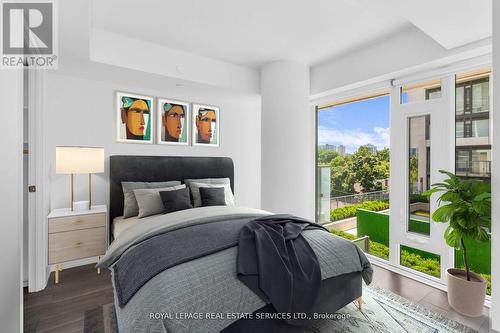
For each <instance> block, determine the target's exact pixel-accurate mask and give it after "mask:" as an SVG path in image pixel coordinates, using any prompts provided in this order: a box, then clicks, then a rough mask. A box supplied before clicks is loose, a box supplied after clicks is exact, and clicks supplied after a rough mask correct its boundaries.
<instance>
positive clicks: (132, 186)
mask: <svg viewBox="0 0 500 333" xmlns="http://www.w3.org/2000/svg"><path fill="white" fill-rule="evenodd" d="M180 184H181V182H180V181H177V180H174V181H169V182H152V183H145V182H122V189H123V218H125V219H126V218H129V217H132V216H137V215H138V214H139V206H137V200H136V199H135V194H134V190H138V189H141V188H162V187H171V186H176V185H180Z"/></svg>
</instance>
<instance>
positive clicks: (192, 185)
mask: <svg viewBox="0 0 500 333" xmlns="http://www.w3.org/2000/svg"><path fill="white" fill-rule="evenodd" d="M184 183H185V184H186V185H187V186H188V187H189V190H190V191H191V197H192V199H193V206H194V207H200V206H201V199H200V190H199V188H200V187H201V186H204V185H206V186H205V187H217V185H218V186H220V187H222V186H224V189H225V193H226V205H227V206H234V196H233V192H232V191H231V180H230V179H229V178H199V179H184Z"/></svg>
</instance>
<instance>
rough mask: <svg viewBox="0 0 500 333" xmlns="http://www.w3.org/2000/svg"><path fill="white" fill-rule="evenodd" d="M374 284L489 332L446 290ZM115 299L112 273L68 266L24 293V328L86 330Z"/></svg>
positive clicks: (386, 276) (392, 281)
mask: <svg viewBox="0 0 500 333" xmlns="http://www.w3.org/2000/svg"><path fill="white" fill-rule="evenodd" d="M374 270H375V273H374V280H373V285H374V286H378V287H381V288H385V289H389V290H391V291H392V292H394V293H396V294H398V295H401V296H403V297H405V298H407V299H410V300H412V301H414V302H417V303H420V304H422V305H424V306H426V307H428V308H429V309H431V310H433V311H435V312H438V313H442V314H444V315H446V316H447V317H449V318H451V319H453V320H456V321H459V322H462V323H463V324H465V325H467V326H469V327H471V328H473V329H476V330H479V331H480V332H481V333H483V332H488V331H489V320H488V311H487V310H486V309H485V313H484V315H483V316H482V317H479V318H468V317H464V316H461V315H459V314H458V313H456V312H455V311H453V310H452V309H451V308H450V306H449V305H448V301H447V297H446V293H445V292H443V291H441V290H438V289H435V288H432V287H430V286H427V285H425V284H422V283H420V282H417V281H415V280H412V279H409V278H406V277H404V276H401V275H399V274H396V273H393V272H390V271H388V270H386V269H383V268H380V267H377V266H374ZM112 302H113V290H112V287H111V275H110V273H109V271H108V270H103V271H102V273H101V275H97V274H96V271H95V269H94V268H93V265H87V266H82V267H77V268H71V269H66V270H64V271H62V272H61V283H60V284H58V285H56V284H54V275H53V274H52V276H51V278H50V281H49V284H48V286H47V288H45V289H44V290H43V291H40V292H37V293H28V292H27V291H26V289H25V293H24V330H25V332H29V333H35V332H37V333H41V332H56V333H57V332H64V333H73V332H75V333H76V332H79V333H81V332H83V314H84V313H85V311H86V310H90V309H93V308H96V307H98V306H100V305H104V304H108V303H112Z"/></svg>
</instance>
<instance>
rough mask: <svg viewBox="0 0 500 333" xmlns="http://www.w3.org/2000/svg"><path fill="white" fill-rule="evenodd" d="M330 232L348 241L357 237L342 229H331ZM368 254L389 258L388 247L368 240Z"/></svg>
mask: <svg viewBox="0 0 500 333" xmlns="http://www.w3.org/2000/svg"><path fill="white" fill-rule="evenodd" d="M330 232H331V233H332V234H334V235H337V236H340V237H342V238H345V239H348V240H350V241H353V240H355V239H357V238H358V237H356V236H354V235H353V234H349V233H347V232H344V231H339V230H335V229H332V230H330ZM370 254H372V255H374V256H377V257H379V258H382V259H385V260H389V248H388V247H387V246H385V245H383V244H380V243H377V242H374V241H371V240H370Z"/></svg>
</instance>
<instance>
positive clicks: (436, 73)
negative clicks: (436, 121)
mask: <svg viewBox="0 0 500 333" xmlns="http://www.w3.org/2000/svg"><path fill="white" fill-rule="evenodd" d="M488 66H491V55H483V56H479V57H476V58H473V59H467V60H464V61H461V62H459V63H452V64H449V65H447V66H445V67H438V68H434V69H430V70H426V71H423V72H418V73H415V74H412V75H407V76H403V77H397V78H395V79H394V80H393V81H392V84H393V85H395V86H396V85H402V84H410V83H415V82H418V81H424V80H425V79H430V78H434V77H441V76H445V75H447V74H452V73H459V72H467V71H471V70H474V69H478V68H482V67H488Z"/></svg>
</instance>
